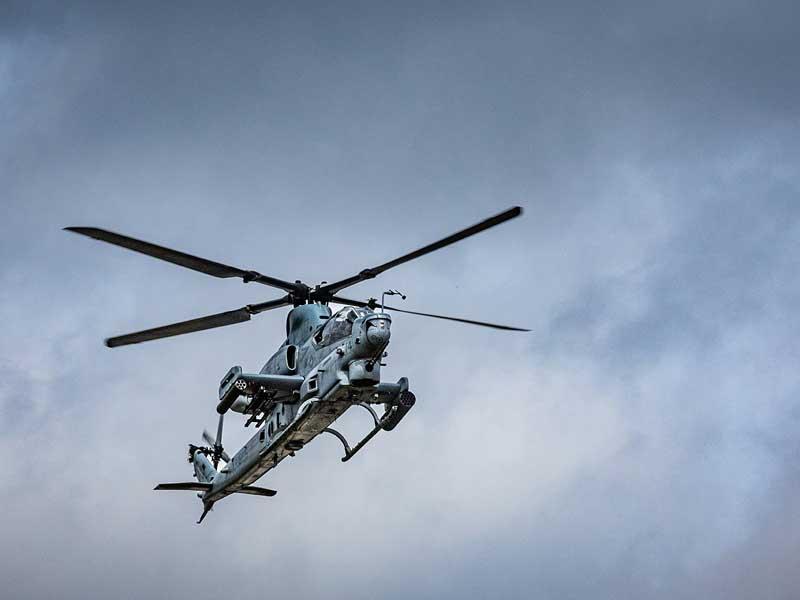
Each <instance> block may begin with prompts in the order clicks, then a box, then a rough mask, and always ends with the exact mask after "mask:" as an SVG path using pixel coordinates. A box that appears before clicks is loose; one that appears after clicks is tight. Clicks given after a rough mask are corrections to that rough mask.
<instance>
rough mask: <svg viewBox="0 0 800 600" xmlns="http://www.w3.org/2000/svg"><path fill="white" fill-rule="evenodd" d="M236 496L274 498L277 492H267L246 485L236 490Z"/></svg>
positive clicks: (264, 489) (265, 489) (266, 490)
mask: <svg viewBox="0 0 800 600" xmlns="http://www.w3.org/2000/svg"><path fill="white" fill-rule="evenodd" d="M235 493H237V494H251V495H253V496H274V495H275V494H277V493H278V492H276V491H275V490H268V489H267V488H262V487H256V486H254V485H246V486H244V487H243V488H242V489H240V490H236V492H235Z"/></svg>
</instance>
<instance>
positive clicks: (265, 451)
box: [194, 304, 401, 504]
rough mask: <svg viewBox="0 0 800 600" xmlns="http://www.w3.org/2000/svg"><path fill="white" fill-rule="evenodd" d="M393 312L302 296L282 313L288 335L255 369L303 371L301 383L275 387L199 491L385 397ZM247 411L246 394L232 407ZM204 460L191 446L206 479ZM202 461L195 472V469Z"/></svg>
mask: <svg viewBox="0 0 800 600" xmlns="http://www.w3.org/2000/svg"><path fill="white" fill-rule="evenodd" d="M390 326H391V317H390V316H389V315H388V314H386V313H376V312H373V311H372V310H370V309H367V308H352V307H345V308H343V309H342V310H340V311H338V312H337V313H335V314H332V313H331V310H330V308H329V307H328V306H326V305H322V304H305V305H301V306H298V307H296V308H295V309H293V310H292V311H291V312H290V313H289V315H288V318H287V339H286V341H285V342H284V344H283V345H282V346H281V347H280V348H279V349H278V351H277V352H276V353H275V354H274V355H273V356H272V357H271V358H270V359H269V360H268V361H267V362H266V364H265V365H264V367H263V368H262V369H261V371H260V374H262V375H295V376H300V377H302V378H303V379H302V384H301V385H300V387H299V390H295V391H292V392H289V391H282V392H278V393H276V394H275V396H274V398H273V399H272V403H271V405H270V409H269V411H268V412H266V413H265V418H264V420H263V422H262V424H261V426H260V427H259V429H258V430H257V431H256V433H255V435H254V436H253V437H252V438H250V440H249V441H248V442H247V443H246V444H245V445H244V446H243V447H242V448H241V449H240V450H239V451H238V452H236V454H234V455H233V456H232V457H231V460H230V461H229V462H228V463H227V464H226V465H225V466H224V468H223V469H222V470H220V471H219V472H218V473H215V474H213V476H212V477H211V478H206V479H205V480H206V481H209V482H210V483H211V489H209V490H208V491H207V492H206V493H205V495H204V496H203V501H204V503H207V504H208V503H213V502H216V501H217V500H220V499H221V498H224V497H225V496H228V495H230V494H232V493H235V492H236V491H238V490H240V489H242V488H243V487H245V486H249V485H250V484H252V483H253V482H254V481H255V480H257V479H258V478H260V477H261V476H262V475H264V474H265V473H266V472H267V471H269V470H270V469H272V468H273V467H275V466H276V465H277V464H278V463H279V462H280V461H281V460H283V459H284V458H286V457H287V456H293V455H294V452H296V451H297V450H299V449H301V448H302V447H303V446H304V445H305V444H307V443H308V442H309V441H311V440H312V439H313V438H314V437H316V436H317V435H319V434H320V433H321V432H322V431H323V430H325V429H326V428H327V427H328V426H329V425H330V424H331V423H333V421H335V420H336V419H337V418H338V417H339V416H341V414H342V413H344V412H345V411H346V410H347V409H348V408H350V407H351V406H353V405H354V404H357V403H367V404H381V403H382V404H391V403H392V402H393V401H394V400H395V398H396V397H397V395H398V394H399V393H400V391H401V389H400V387H401V386H400V385H398V384H394V383H381V382H380V366H381V358H382V357H383V355H384V350H385V349H386V346H387V344H388V343H389V337H390ZM237 408H238V412H246V411H247V405H246V403H245V402H240V403H239V404H238V405H236V403H235V404H234V406H233V410H237ZM207 462H208V461H207V460H206V457H205V456H203V455H202V454H201V453H200V452H197V453H195V456H194V463H195V472H196V476H197V477H198V478H199V479H201V481H202V480H204V479H203V478H204V473H207V472H208V471H207ZM198 469H201V470H202V471H201V472H198Z"/></svg>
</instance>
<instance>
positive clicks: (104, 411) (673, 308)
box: [0, 2, 800, 598]
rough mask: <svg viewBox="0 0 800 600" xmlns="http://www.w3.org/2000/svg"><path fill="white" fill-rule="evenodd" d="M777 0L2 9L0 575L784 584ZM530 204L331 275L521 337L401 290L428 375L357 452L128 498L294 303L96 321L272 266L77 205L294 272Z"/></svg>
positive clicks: (215, 298)
mask: <svg viewBox="0 0 800 600" xmlns="http://www.w3.org/2000/svg"><path fill="white" fill-rule="evenodd" d="M795 12H796V9H795V8H794V6H793V4H792V3H788V2H786V3H781V2H775V3H770V5H769V6H768V7H766V6H757V5H755V4H753V3H747V2H728V3H724V4H723V3H699V4H698V3H684V4H675V3H672V4H670V5H663V6H661V5H645V4H641V3H625V2H613V3H603V4H597V3H552V4H547V3H540V4H538V5H537V6H531V5H530V4H529V3H506V4H503V5H502V6H493V5H489V4H481V3H445V2H442V3H424V4H417V5H411V4H404V5H402V6H401V5H398V6H394V7H389V6H388V5H384V6H379V5H376V4H375V3H362V4H348V5H346V6H345V5H343V4H341V3H340V4H336V5H331V6H327V5H326V6H315V5H313V4H292V5H281V4H268V3H242V4H237V5H236V6H235V7H230V6H226V5H222V4H219V3H194V4H192V5H191V6H190V7H186V6H176V5H171V6H162V5H161V4H158V3H136V4H131V5H130V6H127V7H115V6H114V7H112V6H110V5H106V4H98V5H94V4H93V3H75V4H71V5H69V6H65V5H63V4H62V3H47V2H44V3H5V4H4V5H3V7H2V9H0V129H2V131H3V137H2V141H0V180H2V181H3V186H4V192H3V197H4V199H3V204H2V208H3V212H2V215H3V229H2V236H0V256H2V260H1V261H0V321H1V322H2V323H3V336H2V339H1V340H0V380H1V383H0V410H2V423H1V424H0V431H1V432H2V438H0V440H2V441H0V449H2V451H3V452H4V455H5V456H6V457H7V460H6V465H5V467H4V471H3V474H2V476H0V482H2V484H3V488H4V489H5V490H7V493H6V495H5V500H4V503H3V511H2V514H3V517H2V521H0V522H1V523H2V526H3V532H4V541H5V544H4V546H5V548H6V551H5V553H4V554H3V561H2V564H3V567H2V570H0V573H2V580H3V583H4V586H5V587H4V594H5V595H8V596H9V597H52V596H54V595H59V596H61V597H75V598H78V597H80V598H86V597H108V596H110V595H120V594H124V595H126V596H129V597H149V596H156V597H163V596H176V597H185V596H192V597H198V598H205V597H216V596H218V595H219V594H222V593H227V594H235V595H237V596H240V597H254V596H257V595H264V594H265V593H267V594H272V595H287V594H291V595H292V596H294V597H303V598H306V597H308V598H315V597H327V596H348V597H356V598H360V597H363V598H367V597H374V596H375V595H376V593H378V592H376V590H379V594H380V595H384V596H387V597H398V598H399V597H407V596H409V595H414V596H417V597H431V598H433V597H463V596H468V597H498V596H500V597H518V598H528V597H531V596H533V595H535V596H537V597H545V598H577V597H587V596H590V595H591V596H593V597H601V598H624V597H629V598H662V597H664V598H666V597H669V598H675V597H678V598H700V597H702V598H708V597H734V598H738V597H741V598H748V597H754V596H760V597H769V598H791V597H796V596H797V595H798V593H800V589H798V584H797V579H796V578H795V577H793V562H792V557H793V556H795V555H796V554H797V552H798V550H800V538H798V535H797V532H796V527H793V526H792V525H791V524H792V523H794V522H795V521H796V520H797V518H796V517H797V515H796V512H797V511H796V508H795V507H796V505H797V484H796V482H797V469H796V467H795V466H794V464H793V457H795V456H796V452H797V448H798V437H797V433H796V432H797V431H798V418H800V417H799V415H800V412H799V411H798V403H797V397H798V390H800V378H799V377H798V375H797V374H796V373H797V369H796V365H797V359H798V351H797V345H796V339H797V334H798V329H800V319H798V317H797V314H796V306H797V301H798V298H800V288H798V284H797V281H796V276H795V275H796V271H797V266H798V256H800V254H799V253H798V240H800V221H799V220H798V219H800V209H798V204H797V191H798V172H797V166H796V165H797V164H798V158H800V156H799V155H800V146H798V143H797V139H798V112H797V106H798V103H797V99H798V91H799V90H798V80H797V77H796V76H795V73H796V72H797V71H798V67H800V65H798V57H800V48H799V47H798V45H799V44H800V42H798V39H800V36H798V33H800V32H798V27H797V24H796V18H794V15H795ZM518 203H519V204H523V205H524V206H525V208H526V214H525V216H524V218H523V219H521V220H518V221H515V222H513V223H510V224H508V225H504V226H503V228H502V229H498V230H496V231H493V232H489V233H485V234H481V235H480V236H479V237H476V238H475V239H473V240H470V241H469V242H466V243H464V244H463V245H462V246H461V247H453V248H450V249H448V250H445V251H442V252H441V253H439V254H437V255H431V256H429V257H426V258H425V259H424V260H420V261H419V262H418V263H416V264H413V265H406V266H403V267H400V268H398V269H397V270H396V271H395V272H392V273H391V274H385V275H384V276H382V278H381V280H376V281H373V282H367V283H364V284H362V285H360V286H359V287H357V288H353V292H352V295H354V296H356V297H367V296H370V295H372V296H375V295H378V294H380V292H381V290H383V289H385V287H387V286H388V287H399V288H401V289H403V290H404V291H406V292H408V294H409V299H408V301H407V304H408V306H409V307H412V308H420V309H423V310H424V309H430V310H434V311H438V312H449V313H453V314H463V315H465V316H474V317H477V318H481V317H484V318H494V320H498V321H508V322H516V323H519V324H521V325H527V326H530V327H532V328H533V329H534V333H533V334H531V335H529V336H506V335H501V334H498V333H496V332H490V331H483V330H476V329H472V328H466V327H464V328H460V327H454V326H453V325H452V324H446V323H438V322H431V323H428V322H425V321H421V320H419V319H416V318H414V317H410V316H406V315H396V317H395V331H396V335H395V339H394V340H393V343H392V347H391V348H390V354H391V355H390V358H389V367H388V368H387V370H386V378H396V377H399V376H401V375H407V376H409V378H410V379H411V381H412V385H413V386H414V388H415V390H416V392H417V396H418V397H419V398H420V403H419V405H418V406H417V408H415V413H414V414H412V415H411V416H410V417H409V418H408V419H406V421H404V422H403V424H402V426H401V427H398V429H397V430H396V431H394V432H393V433H392V435H391V436H389V435H386V436H385V437H383V438H382V439H376V442H375V445H374V447H373V448H372V449H371V450H370V451H369V452H367V453H366V454H363V455H359V460H354V461H352V462H351V463H348V464H347V465H346V466H342V465H341V464H340V463H339V461H338V458H337V453H338V451H339V449H338V448H337V447H336V445H335V440H332V439H331V440H319V441H318V442H316V443H315V445H313V446H311V447H309V448H307V449H306V450H304V452H302V453H300V454H298V456H297V457H296V458H294V459H292V460H293V462H292V463H291V464H288V463H286V464H283V465H282V466H281V468H280V469H278V470H276V471H275V472H274V474H271V475H270V478H269V479H270V485H271V486H274V487H275V488H276V489H279V490H280V494H279V495H278V496H276V498H274V499H271V500H270V501H269V502H267V503H259V502H256V501H252V502H251V501H250V500H251V499H233V500H230V501H227V500H226V502H229V504H226V505H225V506H222V505H220V507H219V509H218V510H217V511H216V512H215V514H213V515H212V516H211V517H210V518H209V519H208V520H207V521H206V523H204V525H203V527H202V528H198V527H194V525H193V519H194V518H196V516H197V514H196V513H197V512H198V506H197V505H196V499H195V498H193V497H190V495H187V496H179V495H172V496H158V495H157V494H155V493H153V492H151V491H150V490H151V488H152V485H153V483H155V482H157V481H170V480H180V479H181V478H183V477H186V476H188V471H186V468H187V465H186V463H185V450H184V448H185V446H184V444H185V443H187V442H189V441H196V440H197V437H198V433H199V432H200V431H201V430H202V428H203V427H205V426H208V425H209V424H211V422H212V421H213V410H212V408H211V407H212V404H213V398H214V395H215V387H216V385H217V383H218V380H219V378H220V376H221V375H222V374H223V373H224V371H225V370H226V369H227V368H228V367H229V366H230V365H231V364H242V365H244V366H245V368H257V367H258V366H260V363H261V362H263V359H264V358H265V357H266V356H267V355H268V354H269V353H270V351H271V349H272V348H273V347H274V346H275V345H276V344H277V343H278V342H279V338H280V337H281V333H282V331H283V319H284V314H283V313H281V312H276V313H267V314H264V315H261V316H259V317H258V319H256V320H254V322H253V323H249V324H246V325H240V326H236V327H231V328H229V329H226V330H218V331H214V332H205V333H200V334H196V335H195V336H193V337H186V338H176V339H172V340H164V341H161V342H158V343H154V344H152V345H143V346H141V347H131V348H125V349H122V350H120V351H115V352H110V351H105V349H104V348H102V346H101V345H100V340H102V338H103V337H104V336H106V335H109V334H112V333H117V332H121V331H126V330H134V329H137V328H139V327H142V326H148V325H155V324H159V323H164V322H170V321H175V320H180V319H184V318H187V317H191V316H194V315H199V314H205V313H210V312H214V311H217V310H225V309H229V308H233V307H237V306H241V305H243V304H244V303H247V302H253V301H261V300H264V299H266V298H269V297H273V296H274V295H275V294H273V293H272V291H271V290H269V289H267V288H258V289H255V288H253V287H252V286H242V285H241V284H236V283H232V282H230V281H218V280H213V279H211V278H205V277H203V276H201V275H199V274H197V273H191V272H188V271H182V270H180V269H177V268H175V267H173V266H172V265H168V264H159V263H157V262H156V261H152V260H149V259H147V258H143V257H139V256H133V255H130V254H126V253H124V252H123V251H121V250H115V249H112V248H106V247H102V246H101V245H99V244H97V243H94V242H91V241H88V240H79V239H76V238H74V237H70V236H68V235H67V234H65V233H63V232H61V231H60V228H61V227H63V226H67V225H84V224H85V225H98V226H105V227H108V228H111V229H116V230H120V231H124V232H128V233H130V234H132V235H136V236H140V237H144V238H146V239H152V240H153V241H155V242H161V243H165V244H167V245H171V246H174V247H177V248H181V249H185V250H187V251H189V252H195V253H197V254H201V255H204V256H208V257H209V258H212V259H219V260H223V261H225V262H230V263H231V264H236V265H241V266H242V267H245V268H256V269H258V270H260V271H262V272H265V273H269V274H272V275H275V276H278V277H283V278H289V279H293V278H296V277H300V278H302V279H304V280H306V281H309V282H314V281H316V280H319V279H323V278H325V279H330V278H331V277H340V276H345V275H347V274H349V273H351V272H357V271H358V270H360V269H361V268H363V267H365V266H368V265H369V264H375V263H379V262H381V261H383V260H386V259H388V258H391V257H392V256H393V255H396V254H399V253H401V252H403V251H405V250H407V249H410V248H412V247H414V246H418V245H421V244H423V243H426V242H428V241H430V240H432V239H435V238H437V237H439V236H442V235H444V234H447V233H450V232H451V231H452V230H455V229H457V228H459V227H463V226H465V225H468V224H470V223H472V222H475V221H477V220H479V219H481V218H483V217H485V216H488V215H490V214H492V213H494V212H498V211H499V210H501V209H503V208H505V207H507V206H509V205H511V204H518ZM341 427H342V428H343V429H344V430H345V431H347V432H350V433H353V435H357V433H358V432H361V431H363V428H364V427H365V424H364V422H363V421H362V420H360V419H358V418H357V416H353V417H350V416H349V415H348V418H347V419H344V420H343V422H342V423H341ZM228 429H229V430H230V432H229V433H228V432H226V436H227V439H228V440H229V442H228V443H229V444H230V445H231V447H233V445H234V444H235V443H236V442H240V441H242V440H243V439H245V435H244V434H243V433H242V432H239V431H236V429H235V428H234V427H233V426H232V422H231V424H229V427H228Z"/></svg>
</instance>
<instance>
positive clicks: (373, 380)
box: [64, 206, 529, 524]
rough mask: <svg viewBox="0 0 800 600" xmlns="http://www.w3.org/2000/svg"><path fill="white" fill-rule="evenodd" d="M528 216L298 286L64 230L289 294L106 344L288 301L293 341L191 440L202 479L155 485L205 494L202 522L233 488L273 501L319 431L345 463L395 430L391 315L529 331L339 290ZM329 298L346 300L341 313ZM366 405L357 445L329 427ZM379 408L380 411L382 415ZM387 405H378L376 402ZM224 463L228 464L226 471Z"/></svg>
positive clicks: (222, 391) (397, 394)
mask: <svg viewBox="0 0 800 600" xmlns="http://www.w3.org/2000/svg"><path fill="white" fill-rule="evenodd" d="M521 214H522V209H521V208H520V207H519V206H514V207H512V208H510V209H508V210H506V211H504V212H501V213H499V214H497V215H495V216H493V217H490V218H488V219H484V220H483V221H481V222H479V223H476V224H475V225H472V226H471V227H467V228H466V229H462V230H461V231H458V232H456V233H454V234H452V235H449V236H447V237H445V238H443V239H441V240H439V241H436V242H433V243H431V244H428V245H426V246H423V247H422V248H418V249H417V250H414V251H412V252H409V253H407V254H404V255H403V256H400V257H398V258H395V259H393V260H390V261H388V262H385V263H383V264H381V265H378V266H375V267H370V268H366V269H363V270H361V271H360V272H358V273H356V274H355V275H351V276H349V277H346V278H344V279H340V280H338V281H334V282H333V283H328V282H325V281H323V282H321V283H320V284H317V285H315V286H314V287H311V286H308V285H306V284H305V283H303V282H302V281H300V280H296V281H294V282H290V281H285V280H283V279H278V278H276V277H272V276H270V275H264V274H262V273H259V272H258V271H252V270H245V269H240V268H238V267H233V266H230V265H226V264H223V263H219V262H215V261H212V260H208V259H205V258H201V257H198V256H194V255H191V254H186V253H184V252H180V251H178V250H172V249H170V248H166V247H164V246H159V245H156V244H152V243H150V242H146V241H142V240H139V239H135V238H132V237H128V236H126V235H122V234H119V233H114V232H112V231H108V230H105V229H99V228H96V227H65V228H64V229H65V230H66V231H71V232H73V233H77V234H80V235H83V236H87V237H90V238H93V239H95V240H100V241H103V242H106V243H109V244H113V245H115V246H120V247H122V248H126V249H128V250H132V251H134V252H138V253H141V254H145V255H148V256H151V257H153V258H157V259H160V260H164V261H167V262H170V263H173V264H175V265H178V266H181V267H185V268H187V269H192V270H194V271H199V272H200V273H205V274H206V275H211V276H212V277H218V278H223V279H226V278H239V279H241V280H242V281H243V282H244V283H260V284H262V285H266V286H269V287H273V288H277V289H280V290H282V291H283V292H285V293H284V295H283V296H281V297H280V298H276V299H273V300H267V301H265V302H261V303H257V304H248V305H246V306H243V307H242V308H238V309H235V310H230V311H225V312H221V313H216V314H212V315H207V316H204V317H199V318H195V319H189V320H187V321H181V322H179V323H172V324H170V325H163V326H161V327H154V328H152V329H145V330H142V331H137V332H134V333H127V334H124V335H119V336H114V337H110V338H108V339H106V340H105V345H106V346H108V347H109V348H118V347H121V346H127V345H131V344H139V343H142V342H149V341H152V340H158V339H162V338H167V337H172V336H176V335H183V334H186V333H193V332H196V331H203V330H207V329H213V328H217V327H224V326H227V325H233V324H236V323H243V322H245V321H249V320H250V319H251V317H253V316H254V315H257V314H260V313H262V312H265V311H269V310H275V309H278V308H282V307H285V306H291V307H292V309H291V310H290V311H289V313H288V315H287V318H286V340H285V341H284V342H283V344H281V346H280V348H278V350H277V352H275V353H274V354H273V355H272V356H271V357H270V358H269V360H267V362H266V363H265V364H264V366H263V367H262V368H261V370H260V371H259V372H258V373H245V372H244V371H243V370H242V367H241V366H238V365H237V366H234V367H231V369H230V370H228V372H227V373H226V374H225V376H224V377H223V378H222V380H221V382H220V385H219V391H218V400H217V407H216V412H217V413H218V415H219V416H218V421H217V431H216V435H215V436H213V435H211V434H210V433H209V432H208V431H207V430H206V431H203V436H202V437H203V439H204V440H205V442H206V444H208V445H205V446H198V445H195V444H189V452H188V462H189V463H190V464H191V465H192V466H193V470H194V478H195V479H196V481H190V482H181V483H160V484H158V485H156V487H155V488H154V489H155V490H189V491H196V492H198V494H197V496H198V497H199V498H200V500H201V501H202V504H203V512H202V514H201V516H200V519H199V520H198V521H197V523H198V524H199V523H202V522H203V519H204V518H205V517H206V515H207V514H208V513H209V511H210V510H212V508H213V507H214V504H215V503H216V502H219V501H220V500H222V499H223V498H225V497H227V496H230V495H231V494H249V495H255V496H263V497H270V496H274V495H275V494H276V493H277V492H276V491H275V490H271V489H268V488H263V487H258V486H255V485H253V483H255V482H256V480H258V479H259V478H261V477H262V476H263V475H264V474H266V473H267V472H268V471H270V470H271V469H273V468H275V467H276V466H277V465H278V464H279V463H280V462H281V461H282V460H283V459H284V458H286V457H287V456H294V455H295V453H296V452H298V451H299V450H301V449H302V448H304V447H305V446H306V445H307V444H308V443H309V442H311V441H312V440H313V439H314V438H315V437H317V436H318V435H320V434H322V433H328V434H331V435H333V436H335V437H336V438H338V439H339V441H340V442H341V443H342V445H343V448H344V456H343V457H342V461H343V462H346V461H348V460H350V459H351V458H352V457H353V456H354V455H355V454H356V453H357V452H359V451H360V450H361V449H362V448H363V447H364V446H365V445H366V444H367V443H368V442H369V441H370V440H372V438H373V437H374V436H375V435H376V434H377V433H379V432H380V431H391V430H393V429H394V428H395V427H396V426H397V425H398V424H399V423H400V421H401V420H402V419H403V418H404V417H405V416H406V415H407V414H408V412H409V411H410V410H411V409H412V408H413V406H414V405H415V403H416V396H415V395H414V393H413V392H412V391H411V390H410V389H409V383H408V379H407V378H406V377H401V378H400V379H398V380H397V381H396V382H388V381H381V367H382V366H385V363H384V362H382V361H383V360H384V359H385V358H386V356H388V354H387V353H386V348H387V346H388V344H389V339H390V337H391V324H392V318H391V315H390V314H389V312H387V311H393V312H399V313H407V314H412V315H419V316H423V317H431V318H435V319H444V320H448V321H455V322H458V323H466V324H470V325H479V326H483V327H491V328H494V329H500V330H505V331H529V330H528V329H523V328H520V327H512V326H509V325H498V324H495V323H488V322H484V321H476V320H472V319H464V318H458V317H451V316H446V315H439V314H433V313H425V312H418V311H412V310H406V309H401V308H396V307H392V306H387V305H386V304H385V297H386V296H387V295H388V296H399V297H400V298H402V299H403V300H405V298H406V296H405V295H404V294H402V293H401V292H399V291H398V290H393V289H390V290H387V291H385V292H384V293H383V294H382V295H381V300H380V303H379V302H378V301H377V299H376V298H369V299H368V300H366V301H360V300H353V299H349V298H346V297H343V296H341V295H340V292H341V291H342V290H345V289H346V288H349V287H351V286H353V285H356V284H358V283H361V282H363V281H367V280H369V279H374V278H375V277H377V276H378V275H380V274H382V273H384V272H385V271H388V270H389V269H392V268H394V267H397V266H399V265H402V264H404V263H406V262H409V261H411V260H414V259H417V258H420V257H421V256H424V255H426V254H429V253H431V252H434V251H436V250H439V249H441V248H444V247H446V246H449V245H451V244H454V243H456V242H458V241H460V240H463V239H464V238H467V237H470V236H472V235H475V234H476V233H480V232H481V231H485V230H487V229H489V228H491V227H494V226H496V225H499V224H501V223H504V222H506V221H509V220H511V219H513V218H515V217H518V216H520V215H521ZM330 303H336V304H340V305H344V307H343V308H341V309H340V310H338V311H337V312H336V313H334V312H333V311H332V310H331V308H330V306H329V305H330ZM354 406H359V407H362V408H363V409H365V410H366V411H367V412H368V413H369V414H370V416H371V417H372V421H373V427H372V429H371V430H370V431H369V433H367V434H366V436H364V438H363V439H361V440H360V441H359V442H358V443H356V444H355V445H354V446H351V445H350V444H349V443H348V441H347V439H346V438H345V437H344V436H343V435H342V434H341V433H340V432H339V431H337V430H335V429H333V428H332V427H331V425H332V424H333V423H334V421H336V420H337V419H338V418H339V417H340V416H341V415H342V414H344V412H345V411H347V410H348V409H350V408H352V407H354ZM373 406H378V407H382V409H383V412H382V413H381V414H380V415H379V414H378V412H376V410H375V409H374V408H373ZM379 410H380V408H379ZM229 412H234V413H238V414H240V415H242V417H243V418H245V419H246V420H245V423H244V427H245V428H247V427H249V426H250V425H254V427H255V429H256V433H255V435H253V437H252V438H250V440H249V441H247V443H246V444H245V445H244V446H243V447H242V448H241V449H239V450H238V451H237V452H236V453H235V454H234V455H233V456H230V455H229V454H228V453H227V452H226V451H225V448H224V447H223V445H222V431H223V424H224V419H225V415H226V414H228V413H229ZM220 460H222V461H224V466H223V467H222V468H221V469H220V464H219V463H220Z"/></svg>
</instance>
